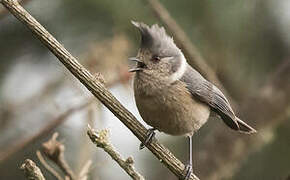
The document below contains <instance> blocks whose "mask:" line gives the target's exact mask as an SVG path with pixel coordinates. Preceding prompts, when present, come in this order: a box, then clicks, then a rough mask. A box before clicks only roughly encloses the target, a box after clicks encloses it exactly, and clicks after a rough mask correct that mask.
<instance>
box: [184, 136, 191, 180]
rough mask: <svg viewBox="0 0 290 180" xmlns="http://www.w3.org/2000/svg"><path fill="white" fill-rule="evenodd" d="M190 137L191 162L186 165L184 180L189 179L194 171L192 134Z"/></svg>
mask: <svg viewBox="0 0 290 180" xmlns="http://www.w3.org/2000/svg"><path fill="white" fill-rule="evenodd" d="M188 139H189V164H187V165H186V166H185V171H186V175H185V177H184V180H188V179H189V177H190V174H191V173H192V136H188Z"/></svg>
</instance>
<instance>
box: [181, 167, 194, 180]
mask: <svg viewBox="0 0 290 180" xmlns="http://www.w3.org/2000/svg"><path fill="white" fill-rule="evenodd" d="M184 171H185V173H186V174H185V176H184V179H183V180H188V179H189V178H190V174H191V173H192V165H191V164H187V165H186V166H185V168H184Z"/></svg>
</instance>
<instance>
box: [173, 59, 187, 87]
mask: <svg viewBox="0 0 290 180" xmlns="http://www.w3.org/2000/svg"><path fill="white" fill-rule="evenodd" d="M180 60H181V64H180V66H179V68H178V70H177V71H176V72H175V73H173V74H171V75H170V76H169V80H170V82H171V83H172V82H175V81H177V80H179V79H180V78H181V77H182V76H183V74H184V73H185V71H186V59H185V57H184V55H183V54H182V56H181V59H180Z"/></svg>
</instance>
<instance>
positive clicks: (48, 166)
mask: <svg viewBox="0 0 290 180" xmlns="http://www.w3.org/2000/svg"><path fill="white" fill-rule="evenodd" d="M36 156H37V158H38V160H39V161H40V162H41V164H42V165H43V166H44V167H45V168H46V169H47V170H48V172H50V173H51V174H52V175H53V176H54V177H56V178H57V179H58V180H63V178H62V177H61V176H60V175H59V174H58V172H57V171H56V170H55V169H53V168H52V167H51V166H50V165H49V164H48V163H47V162H46V161H45V159H44V157H43V156H42V154H41V152H40V151H38V150H37V151H36Z"/></svg>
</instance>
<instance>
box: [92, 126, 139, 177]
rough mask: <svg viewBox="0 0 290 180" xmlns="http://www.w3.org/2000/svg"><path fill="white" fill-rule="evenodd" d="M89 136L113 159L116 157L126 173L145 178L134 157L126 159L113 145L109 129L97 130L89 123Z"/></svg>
mask: <svg viewBox="0 0 290 180" xmlns="http://www.w3.org/2000/svg"><path fill="white" fill-rule="evenodd" d="M87 134H88V136H89V137H90V139H91V141H92V142H93V143H94V144H96V145H97V147H99V148H102V149H103V150H104V151H105V152H107V153H108V154H109V155H110V156H111V158H112V159H114V160H115V161H116V162H117V163H118V164H119V165H120V167H121V168H122V169H124V170H125V171H126V173H127V174H128V175H129V176H131V178H132V179H134V180H144V177H143V176H142V175H140V174H139V173H138V172H137V171H136V170H135V168H134V166H133V163H134V161H133V158H132V157H129V158H127V159H126V160H125V159H124V158H123V157H122V156H121V155H120V153H119V152H118V151H116V150H115V148H114V147H113V145H112V144H111V143H110V142H109V137H108V136H109V135H108V134H109V131H108V130H101V131H100V132H95V131H94V130H93V129H91V127H90V126H89V125H88V131H87Z"/></svg>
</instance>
